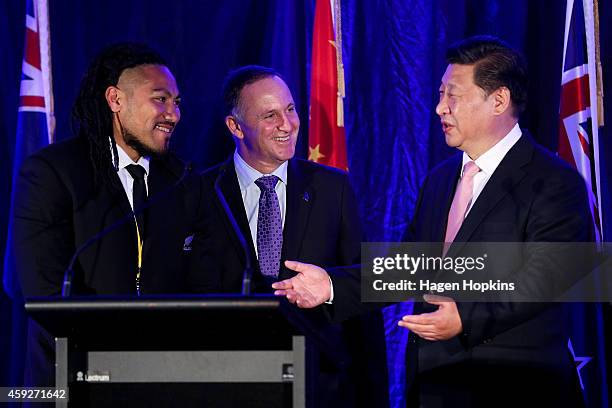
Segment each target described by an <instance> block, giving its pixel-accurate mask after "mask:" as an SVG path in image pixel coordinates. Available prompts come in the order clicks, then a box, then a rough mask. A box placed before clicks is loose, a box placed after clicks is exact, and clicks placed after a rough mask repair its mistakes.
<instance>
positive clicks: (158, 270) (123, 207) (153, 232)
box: [12, 138, 201, 297]
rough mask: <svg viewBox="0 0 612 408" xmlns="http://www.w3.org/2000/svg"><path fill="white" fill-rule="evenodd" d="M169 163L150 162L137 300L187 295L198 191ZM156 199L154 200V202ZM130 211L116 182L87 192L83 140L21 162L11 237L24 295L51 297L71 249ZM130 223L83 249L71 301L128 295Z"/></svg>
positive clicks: (170, 159) (133, 263) (133, 245)
mask: <svg viewBox="0 0 612 408" xmlns="http://www.w3.org/2000/svg"><path fill="white" fill-rule="evenodd" d="M183 172H184V164H183V163H182V162H181V161H180V160H179V159H177V158H176V157H175V156H173V155H171V154H170V155H167V156H166V157H165V158H163V159H152V160H151V162H150V170H149V173H150V174H149V176H148V189H149V199H150V200H157V201H154V202H153V203H152V205H151V206H150V207H149V208H148V209H147V210H146V212H145V216H146V231H147V236H146V237H145V244H144V249H143V262H142V271H141V290H142V293H144V294H147V293H177V292H185V291H190V290H192V289H193V288H191V287H190V285H189V277H188V273H187V271H188V268H187V265H188V260H189V258H188V256H189V251H186V250H185V249H189V248H188V247H186V248H184V244H185V240H186V239H187V238H188V237H189V236H191V235H193V234H194V232H195V231H194V227H193V225H194V224H195V219H196V217H197V213H198V211H199V204H200V199H201V197H200V194H201V190H200V188H199V183H195V182H193V181H195V177H186V178H185V179H184V181H183V182H181V183H180V184H178V185H177V186H176V187H172V186H173V185H174V184H175V183H176V182H177V181H178V180H179V179H180V178H181V176H182V175H183ZM155 197H159V198H158V199H156V198H155ZM130 210H131V208H130V204H129V201H128V198H127V195H126V193H125V190H124V189H123V187H122V185H121V182H120V181H119V178H118V176H116V175H115V177H114V179H113V181H112V183H111V184H110V185H108V184H102V185H101V186H100V187H99V188H98V189H95V188H94V183H93V170H92V167H91V164H90V162H89V146H88V142H87V141H86V140H84V139H80V138H78V139H70V140H67V141H64V142H59V143H55V144H53V145H51V146H49V147H47V148H45V149H43V150H41V151H39V152H37V153H35V154H34V155H32V156H30V157H29V158H27V159H26V160H25V162H24V163H23V166H22V167H21V171H20V172H19V176H18V178H17V182H16V185H15V201H14V212H13V214H14V218H13V224H12V225H13V237H14V245H13V248H14V251H15V259H17V260H18V262H17V272H18V275H19V278H20V282H21V286H22V290H23V294H24V296H25V297H28V296H45V295H58V294H59V293H60V292H61V285H62V280H63V277H64V271H65V270H66V267H67V266H68V263H69V261H70V258H71V257H72V255H73V254H74V253H75V251H76V248H78V247H79V246H80V245H82V244H83V243H84V242H86V241H87V240H88V239H89V238H91V237H93V236H95V235H96V234H98V233H99V232H101V231H102V230H104V229H105V228H107V227H109V226H110V225H112V224H113V223H115V222H117V221H118V220H120V219H122V218H124V217H125V216H126V214H128V213H129V212H130ZM137 259H138V257H137V237H136V227H135V221H134V220H133V219H131V218H130V217H129V216H128V217H127V219H126V222H125V223H124V224H123V225H121V226H120V227H119V228H117V229H116V230H114V231H112V232H110V233H109V234H108V235H106V236H104V237H102V238H100V239H99V240H98V241H96V242H95V243H94V244H93V245H92V246H91V247H89V248H87V249H85V250H84V251H83V252H82V254H81V255H80V256H79V258H78V261H77V262H76V265H75V285H73V293H74V294H99V295H101V294H135V293H136V292H135V277H136V272H137V262H138V261H137Z"/></svg>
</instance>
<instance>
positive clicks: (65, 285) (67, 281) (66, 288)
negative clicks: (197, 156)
mask: <svg viewBox="0 0 612 408" xmlns="http://www.w3.org/2000/svg"><path fill="white" fill-rule="evenodd" d="M191 171H192V164H191V162H187V163H185V166H184V167H183V174H182V175H181V177H180V178H179V179H178V180H177V181H176V183H174V184H172V185H171V186H170V187H168V188H166V189H165V190H163V191H161V192H159V193H157V194H155V195H154V196H153V197H152V198H151V199H150V200H147V202H146V203H144V204H143V205H141V206H140V207H138V208H136V209H132V211H130V212H128V213H127V214H125V215H124V216H123V217H121V218H119V219H118V220H117V221H115V222H114V223H113V224H111V225H110V226H108V227H106V228H104V229H103V230H102V231H100V232H98V233H97V234H95V235H93V236H92V237H90V238H89V239H88V240H87V241H85V242H84V243H83V244H81V245H80V246H79V247H78V248H77V249H76V251H74V254H73V255H72V258H70V263H69V264H68V268H66V271H65V272H64V280H63V282H62V297H69V296H70V293H71V291H72V281H73V280H74V269H73V268H74V263H75V262H76V260H77V259H78V257H79V256H80V255H81V254H82V253H83V251H85V250H86V249H87V248H89V247H90V246H92V245H93V244H94V243H96V242H98V241H99V240H100V239H102V238H104V237H105V236H106V235H108V234H110V233H111V232H113V231H114V230H116V229H117V228H119V227H120V226H122V225H123V224H125V223H126V222H128V221H133V220H134V218H135V217H136V216H137V215H139V214H141V213H142V212H143V211H145V210H146V209H147V208H149V207H151V206H152V205H153V204H155V203H156V202H157V201H159V200H160V199H162V198H163V197H165V196H167V195H168V194H170V193H172V192H173V191H174V190H175V189H176V188H177V187H178V186H180V185H181V184H182V183H183V181H185V178H187V176H188V175H189V174H190V173H191Z"/></svg>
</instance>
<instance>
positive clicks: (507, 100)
mask: <svg viewBox="0 0 612 408" xmlns="http://www.w3.org/2000/svg"><path fill="white" fill-rule="evenodd" d="M492 96H493V102H494V105H493V109H494V112H495V114H496V115H501V114H502V113H504V112H506V111H507V110H508V109H510V106H511V105H512V98H511V97H510V90H509V89H508V88H506V87H505V86H502V87H500V88H498V89H496V90H495V91H493V95H492Z"/></svg>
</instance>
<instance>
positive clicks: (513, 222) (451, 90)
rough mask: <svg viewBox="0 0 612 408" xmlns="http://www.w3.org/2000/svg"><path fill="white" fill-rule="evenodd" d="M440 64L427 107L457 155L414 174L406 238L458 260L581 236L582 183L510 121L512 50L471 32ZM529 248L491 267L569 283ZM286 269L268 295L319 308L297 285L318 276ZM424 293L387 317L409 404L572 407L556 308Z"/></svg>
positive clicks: (588, 232)
mask: <svg viewBox="0 0 612 408" xmlns="http://www.w3.org/2000/svg"><path fill="white" fill-rule="evenodd" d="M447 60H448V63H449V65H448V68H447V69H446V72H445V74H444V76H443V78H442V84H441V86H440V102H439V103H438V106H437V108H436V112H437V114H438V115H439V116H440V119H441V123H442V127H443V130H444V134H445V138H446V142H447V144H448V145H449V146H452V147H456V148H457V149H459V150H461V151H462V152H463V153H462V154H461V155H458V156H457V157H453V158H451V159H449V160H447V161H445V162H443V163H442V164H440V165H439V166H437V167H436V168H435V169H434V170H433V171H432V172H431V173H430V174H429V175H428V176H427V177H426V179H425V181H424V183H423V187H422V189H421V192H420V195H419V198H418V200H417V206H416V210H415V214H414V220H413V223H412V225H411V227H410V230H409V231H408V233H407V236H406V240H407V241H420V242H442V243H444V245H440V252H442V254H443V255H444V256H447V257H457V256H462V255H465V246H466V245H465V243H474V242H500V241H501V242H513V243H517V242H586V241H589V240H590V239H591V237H592V229H591V225H590V222H591V216H590V211H589V207H588V200H587V196H586V189H585V186H584V182H583V180H582V178H581V177H580V175H579V174H578V173H577V172H576V171H574V170H573V169H571V168H570V167H569V166H567V165H565V164H564V163H563V162H562V161H561V160H559V159H558V158H557V157H555V156H554V155H553V154H551V153H549V152H547V151H545V150H544V149H543V148H542V147H540V146H538V145H537V144H536V143H535V142H534V141H533V140H532V138H531V137H530V136H529V135H528V134H527V133H526V132H523V131H521V129H520V128H519V127H518V117H519V114H520V112H521V111H523V109H524V108H525V104H526V90H527V71H526V68H525V65H524V62H523V59H522V57H521V56H520V55H519V54H518V53H517V52H516V51H515V50H513V49H511V48H510V47H509V46H508V45H507V44H505V43H504V42H502V41H500V40H498V39H495V38H493V37H486V36H482V37H473V38H470V39H467V40H465V41H462V42H459V43H457V44H456V45H454V46H452V47H451V48H450V49H449V50H448V52H447ZM532 255H533V256H531V257H529V258H527V257H525V256H523V257H520V256H511V255H508V254H506V256H505V257H504V262H501V263H499V262H498V263H499V264H500V265H502V266H501V267H502V268H504V270H506V271H508V272H511V271H512V272H513V273H514V274H515V275H514V277H515V278H517V279H518V281H519V282H529V284H530V285H532V286H531V289H533V288H537V290H542V291H543V292H546V291H547V288H550V287H551V286H552V285H557V284H558V283H559V282H564V285H565V288H567V287H568V285H570V284H571V277H568V276H564V275H563V273H564V271H563V270H562V269H561V268H559V265H563V262H559V259H555V260H552V259H551V258H549V257H547V256H546V254H544V255H543V254H538V253H534V254H532ZM558 255H559V254H558ZM560 256H561V257H562V256H563V254H560ZM566 256H567V254H566ZM526 259H528V261H526ZM560 259H563V258H560ZM298 269H300V270H302V271H303V272H302V273H301V275H300V277H301V281H300V280H298V279H296V278H294V279H292V280H288V281H286V282H282V283H280V284H277V285H276V286H277V287H278V289H279V294H282V295H287V296H288V297H289V299H290V300H291V301H298V300H299V301H301V305H304V306H308V307H310V306H314V305H316V304H317V303H320V302H319V301H318V299H316V296H315V297H312V296H308V294H307V293H306V291H305V289H304V286H305V285H304V282H305V281H306V277H308V278H309V279H310V280H311V281H315V280H316V281H317V282H318V284H317V285H323V284H325V279H324V275H325V274H324V272H323V271H322V270H320V269H319V268H316V267H314V266H311V265H310V266H309V265H298ZM496 272H499V271H496ZM317 285H314V284H310V285H309V286H307V287H308V288H309V289H311V291H312V288H315V287H317ZM517 290H518V291H519V292H520V291H525V290H526V288H524V287H519V288H518V289H517ZM303 293H306V295H303ZM424 300H425V303H417V304H416V305H415V312H414V314H413V315H409V316H405V317H403V318H402V320H401V321H400V322H399V325H400V326H402V327H405V328H407V329H409V330H410V331H411V333H410V337H409V347H408V353H407V383H408V384H407V391H408V405H409V406H415V407H417V406H418V407H451V406H452V407H492V406H495V407H499V406H504V407H505V406H514V407H516V406H534V407H535V406H545V407H549V406H550V407H553V406H568V407H570V406H571V407H574V406H580V405H581V404H582V400H581V396H580V393H579V389H578V387H577V385H578V383H577V378H576V373H575V369H574V366H573V361H572V358H571V356H570V353H569V351H568V350H567V339H568V334H567V332H566V330H565V327H567V314H565V312H566V310H565V306H564V305H558V304H557V305H551V304H549V303H545V302H541V301H538V298H537V296H534V297H533V301H532V302H525V301H524V300H525V298H523V301H522V302H490V303H485V302H455V301H454V300H453V299H451V298H448V297H440V296H434V295H425V296H424ZM338 305H341V303H340V302H339V303H338Z"/></svg>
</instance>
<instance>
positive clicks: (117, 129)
mask: <svg viewBox="0 0 612 408" xmlns="http://www.w3.org/2000/svg"><path fill="white" fill-rule="evenodd" d="M179 103H180V95H179V90H178V87H177V84H176V80H175V78H174V76H173V75H172V73H171V72H170V70H169V68H168V67H167V64H166V63H165V62H164V60H163V59H162V58H161V57H160V56H159V55H158V54H157V53H156V52H154V51H153V50H151V49H149V48H148V47H146V46H144V45H140V44H134V43H125V44H117V45H113V46H110V47H108V48H106V49H105V50H103V51H102V52H101V53H100V54H99V55H98V56H97V57H96V58H95V59H94V60H93V61H92V63H91V65H90V67H89V70H88V71H87V73H86V75H85V76H84V77H83V80H82V82H81V87H80V91H79V95H78V97H77V100H76V102H75V104H74V108H73V119H74V124H75V125H76V127H77V135H76V137H74V138H72V139H68V140H65V141H61V142H58V143H54V144H52V145H50V146H48V147H46V148H45V149H42V150H41V151H39V152H37V153H35V154H33V155H32V156H30V157H29V158H27V159H26V160H25V161H24V163H23V166H22V167H21V170H20V172H19V175H18V177H17V181H16V185H15V203H14V219H13V223H12V227H13V237H14V246H13V250H14V251H15V255H14V256H15V259H17V260H18V262H17V265H16V267H17V273H18V275H19V279H20V282H21V288H22V291H23V294H24V296H25V297H26V298H27V297H31V296H54V295H59V294H60V293H61V292H62V281H63V279H64V271H65V270H66V269H67V268H68V265H69V263H70V260H71V257H72V256H73V255H74V254H75V253H76V252H77V249H78V248H79V247H81V246H82V245H84V244H85V243H86V242H87V241H88V240H89V239H90V238H92V237H95V236H96V235H97V234H99V233H100V232H101V231H103V230H104V229H105V228H109V227H110V226H112V225H113V224H115V223H118V222H119V225H118V228H115V229H114V230H112V232H109V233H108V234H107V235H104V236H100V237H99V239H97V240H95V241H94V242H93V245H90V246H89V247H86V248H85V249H84V250H83V251H82V252H81V253H80V254H79V256H78V258H77V259H76V262H75V263H74V272H75V274H74V279H73V284H72V294H75V295H109V294H128V295H140V294H152V293H182V292H186V291H195V290H198V289H197V288H196V286H195V285H192V281H191V280H190V278H189V277H188V275H189V274H188V270H189V269H188V260H189V254H190V252H189V251H187V250H185V249H186V248H185V242H186V239H188V237H189V236H191V235H193V234H194V230H193V228H194V224H195V222H196V218H197V211H198V205H199V200H200V198H199V197H200V196H199V183H197V182H196V179H197V178H196V177H182V176H187V173H188V172H187V171H186V170H185V165H184V163H183V162H182V161H181V160H180V159H179V158H177V157H176V156H175V155H174V154H172V153H171V152H169V142H170V138H171V136H172V133H173V131H174V129H175V127H176V125H177V124H178V122H179V120H180V108H179ZM138 192H139V193H140V194H137V193H138ZM155 197H157V198H155ZM149 198H150V199H151V201H150V203H152V205H151V206H150V207H149V208H147V209H146V211H144V212H141V213H140V214H139V215H137V216H136V217H134V216H130V212H131V211H132V209H134V210H138V208H139V207H140V208H142V206H143V205H144V201H146V200H148V199H149ZM153 200H156V201H155V202H153ZM121 221H123V223H121ZM53 349H54V343H53V339H51V338H50V336H49V335H48V334H47V333H46V332H45V331H44V330H43V329H42V328H40V327H39V326H38V325H37V324H36V323H35V322H34V321H32V320H31V321H30V324H29V336H28V357H27V358H28V362H27V364H26V365H27V366H26V377H27V378H26V382H27V384H28V385H32V386H43V385H52V384H53V382H54V380H53V378H54V376H53V359H54V355H53Z"/></svg>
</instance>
